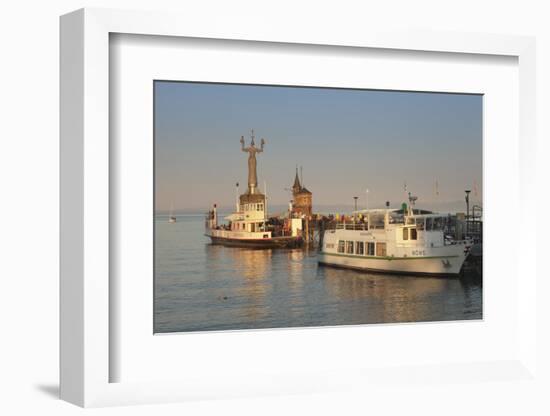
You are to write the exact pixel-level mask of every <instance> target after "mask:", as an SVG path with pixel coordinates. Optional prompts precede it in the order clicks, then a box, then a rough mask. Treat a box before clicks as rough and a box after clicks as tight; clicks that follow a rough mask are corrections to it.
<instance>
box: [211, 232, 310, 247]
mask: <svg viewBox="0 0 550 416" xmlns="http://www.w3.org/2000/svg"><path fill="white" fill-rule="evenodd" d="M207 236H208V237H210V239H211V241H212V244H215V245H222V246H227V247H241V248H255V249H267V248H293V247H299V246H301V245H302V239H301V238H299V237H272V238H264V239H246V238H228V237H215V236H212V235H207Z"/></svg>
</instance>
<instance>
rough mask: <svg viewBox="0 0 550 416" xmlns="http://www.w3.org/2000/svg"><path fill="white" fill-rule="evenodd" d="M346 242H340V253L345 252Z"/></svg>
mask: <svg viewBox="0 0 550 416" xmlns="http://www.w3.org/2000/svg"><path fill="white" fill-rule="evenodd" d="M345 244H346V243H345V242H344V241H343V240H339V241H338V253H343V252H344V247H345Z"/></svg>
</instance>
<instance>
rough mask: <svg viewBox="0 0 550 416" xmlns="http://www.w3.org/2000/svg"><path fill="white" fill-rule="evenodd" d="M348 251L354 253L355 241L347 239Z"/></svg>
mask: <svg viewBox="0 0 550 416" xmlns="http://www.w3.org/2000/svg"><path fill="white" fill-rule="evenodd" d="M346 253H348V254H353V241H346Z"/></svg>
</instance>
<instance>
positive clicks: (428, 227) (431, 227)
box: [426, 217, 434, 231]
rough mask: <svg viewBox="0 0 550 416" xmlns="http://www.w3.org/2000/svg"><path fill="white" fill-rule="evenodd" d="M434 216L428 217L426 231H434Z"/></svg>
mask: <svg viewBox="0 0 550 416" xmlns="http://www.w3.org/2000/svg"><path fill="white" fill-rule="evenodd" d="M433 223H434V222H433V218H430V217H428V218H426V231H432V230H433Z"/></svg>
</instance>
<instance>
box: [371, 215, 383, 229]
mask: <svg viewBox="0 0 550 416" xmlns="http://www.w3.org/2000/svg"><path fill="white" fill-rule="evenodd" d="M368 222H369V229H371V230H372V229H375V230H383V229H384V214H377V213H375V214H370V215H369V221H368Z"/></svg>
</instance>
